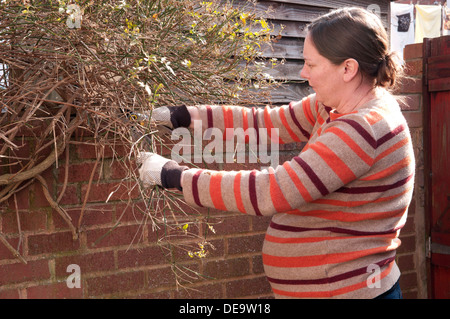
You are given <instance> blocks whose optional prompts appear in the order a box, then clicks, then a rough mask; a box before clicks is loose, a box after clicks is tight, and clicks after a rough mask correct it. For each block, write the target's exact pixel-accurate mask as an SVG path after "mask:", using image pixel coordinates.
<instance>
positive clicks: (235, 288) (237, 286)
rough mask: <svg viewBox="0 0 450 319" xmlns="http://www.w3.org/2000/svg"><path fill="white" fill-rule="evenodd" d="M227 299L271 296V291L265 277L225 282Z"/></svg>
mask: <svg viewBox="0 0 450 319" xmlns="http://www.w3.org/2000/svg"><path fill="white" fill-rule="evenodd" d="M225 287H226V297H227V298H239V297H249V296H252V295H253V296H257V295H271V294H272V290H271V288H270V284H269V282H268V281H267V278H266V277H265V276H261V277H257V278H252V279H241V280H234V281H230V282H227V283H226V285H225Z"/></svg>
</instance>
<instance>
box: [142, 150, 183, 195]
mask: <svg viewBox="0 0 450 319" xmlns="http://www.w3.org/2000/svg"><path fill="white" fill-rule="evenodd" d="M137 162H138V164H141V168H140V169H139V178H140V180H141V181H142V183H143V184H144V187H154V186H156V185H158V186H162V187H164V188H176V189H178V190H182V188H181V173H182V172H183V171H184V170H185V169H188V167H186V166H180V165H178V163H177V162H175V161H172V160H169V159H167V158H164V157H162V156H160V155H158V154H155V153H150V152H144V153H141V154H139V156H138V158H137Z"/></svg>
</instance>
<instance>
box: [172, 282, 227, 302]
mask: <svg viewBox="0 0 450 319" xmlns="http://www.w3.org/2000/svg"><path fill="white" fill-rule="evenodd" d="M174 298H175V299H221V298H224V295H223V293H222V285H221V284H219V283H212V284H211V283H208V284H203V285H200V286H196V287H195V289H178V290H177V291H175V297H174Z"/></svg>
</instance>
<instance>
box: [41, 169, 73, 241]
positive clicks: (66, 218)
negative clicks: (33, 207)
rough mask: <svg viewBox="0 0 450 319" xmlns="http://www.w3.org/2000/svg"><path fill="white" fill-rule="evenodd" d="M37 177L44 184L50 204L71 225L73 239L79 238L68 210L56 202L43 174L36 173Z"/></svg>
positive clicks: (44, 190)
mask: <svg viewBox="0 0 450 319" xmlns="http://www.w3.org/2000/svg"><path fill="white" fill-rule="evenodd" d="M35 178H36V179H37V180H38V181H39V182H41V184H42V190H43V192H44V196H45V198H46V199H47V201H48V203H49V204H50V206H51V207H52V208H53V209H54V210H56V212H57V213H58V214H59V215H60V216H61V217H62V218H63V219H64V221H65V222H66V223H67V225H68V226H69V228H70V230H71V231H72V237H73V240H76V239H78V234H77V230H76V228H75V226H73V224H72V221H71V220H72V218H71V217H70V216H69V215H68V214H67V212H66V211H65V210H64V209H63V208H61V207H60V206H59V205H58V203H57V202H55V201H54V200H53V198H52V195H51V194H50V192H49V190H48V185H47V182H46V181H45V179H44V178H43V177H42V176H41V175H36V176H35Z"/></svg>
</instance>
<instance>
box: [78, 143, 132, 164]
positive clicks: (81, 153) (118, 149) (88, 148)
mask: <svg viewBox="0 0 450 319" xmlns="http://www.w3.org/2000/svg"><path fill="white" fill-rule="evenodd" d="M90 143H92V144H87V143H86V144H79V145H78V146H77V148H76V154H77V155H78V158H79V159H82V160H84V159H96V158H97V152H101V151H102V149H101V148H100V147H97V148H96V147H95V145H94V144H93V143H94V142H90ZM129 147H130V146H128V145H121V144H115V145H114V146H106V147H105V148H104V150H103V158H112V157H113V156H114V157H125V156H127V155H128V151H129ZM100 155H102V153H100Z"/></svg>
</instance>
